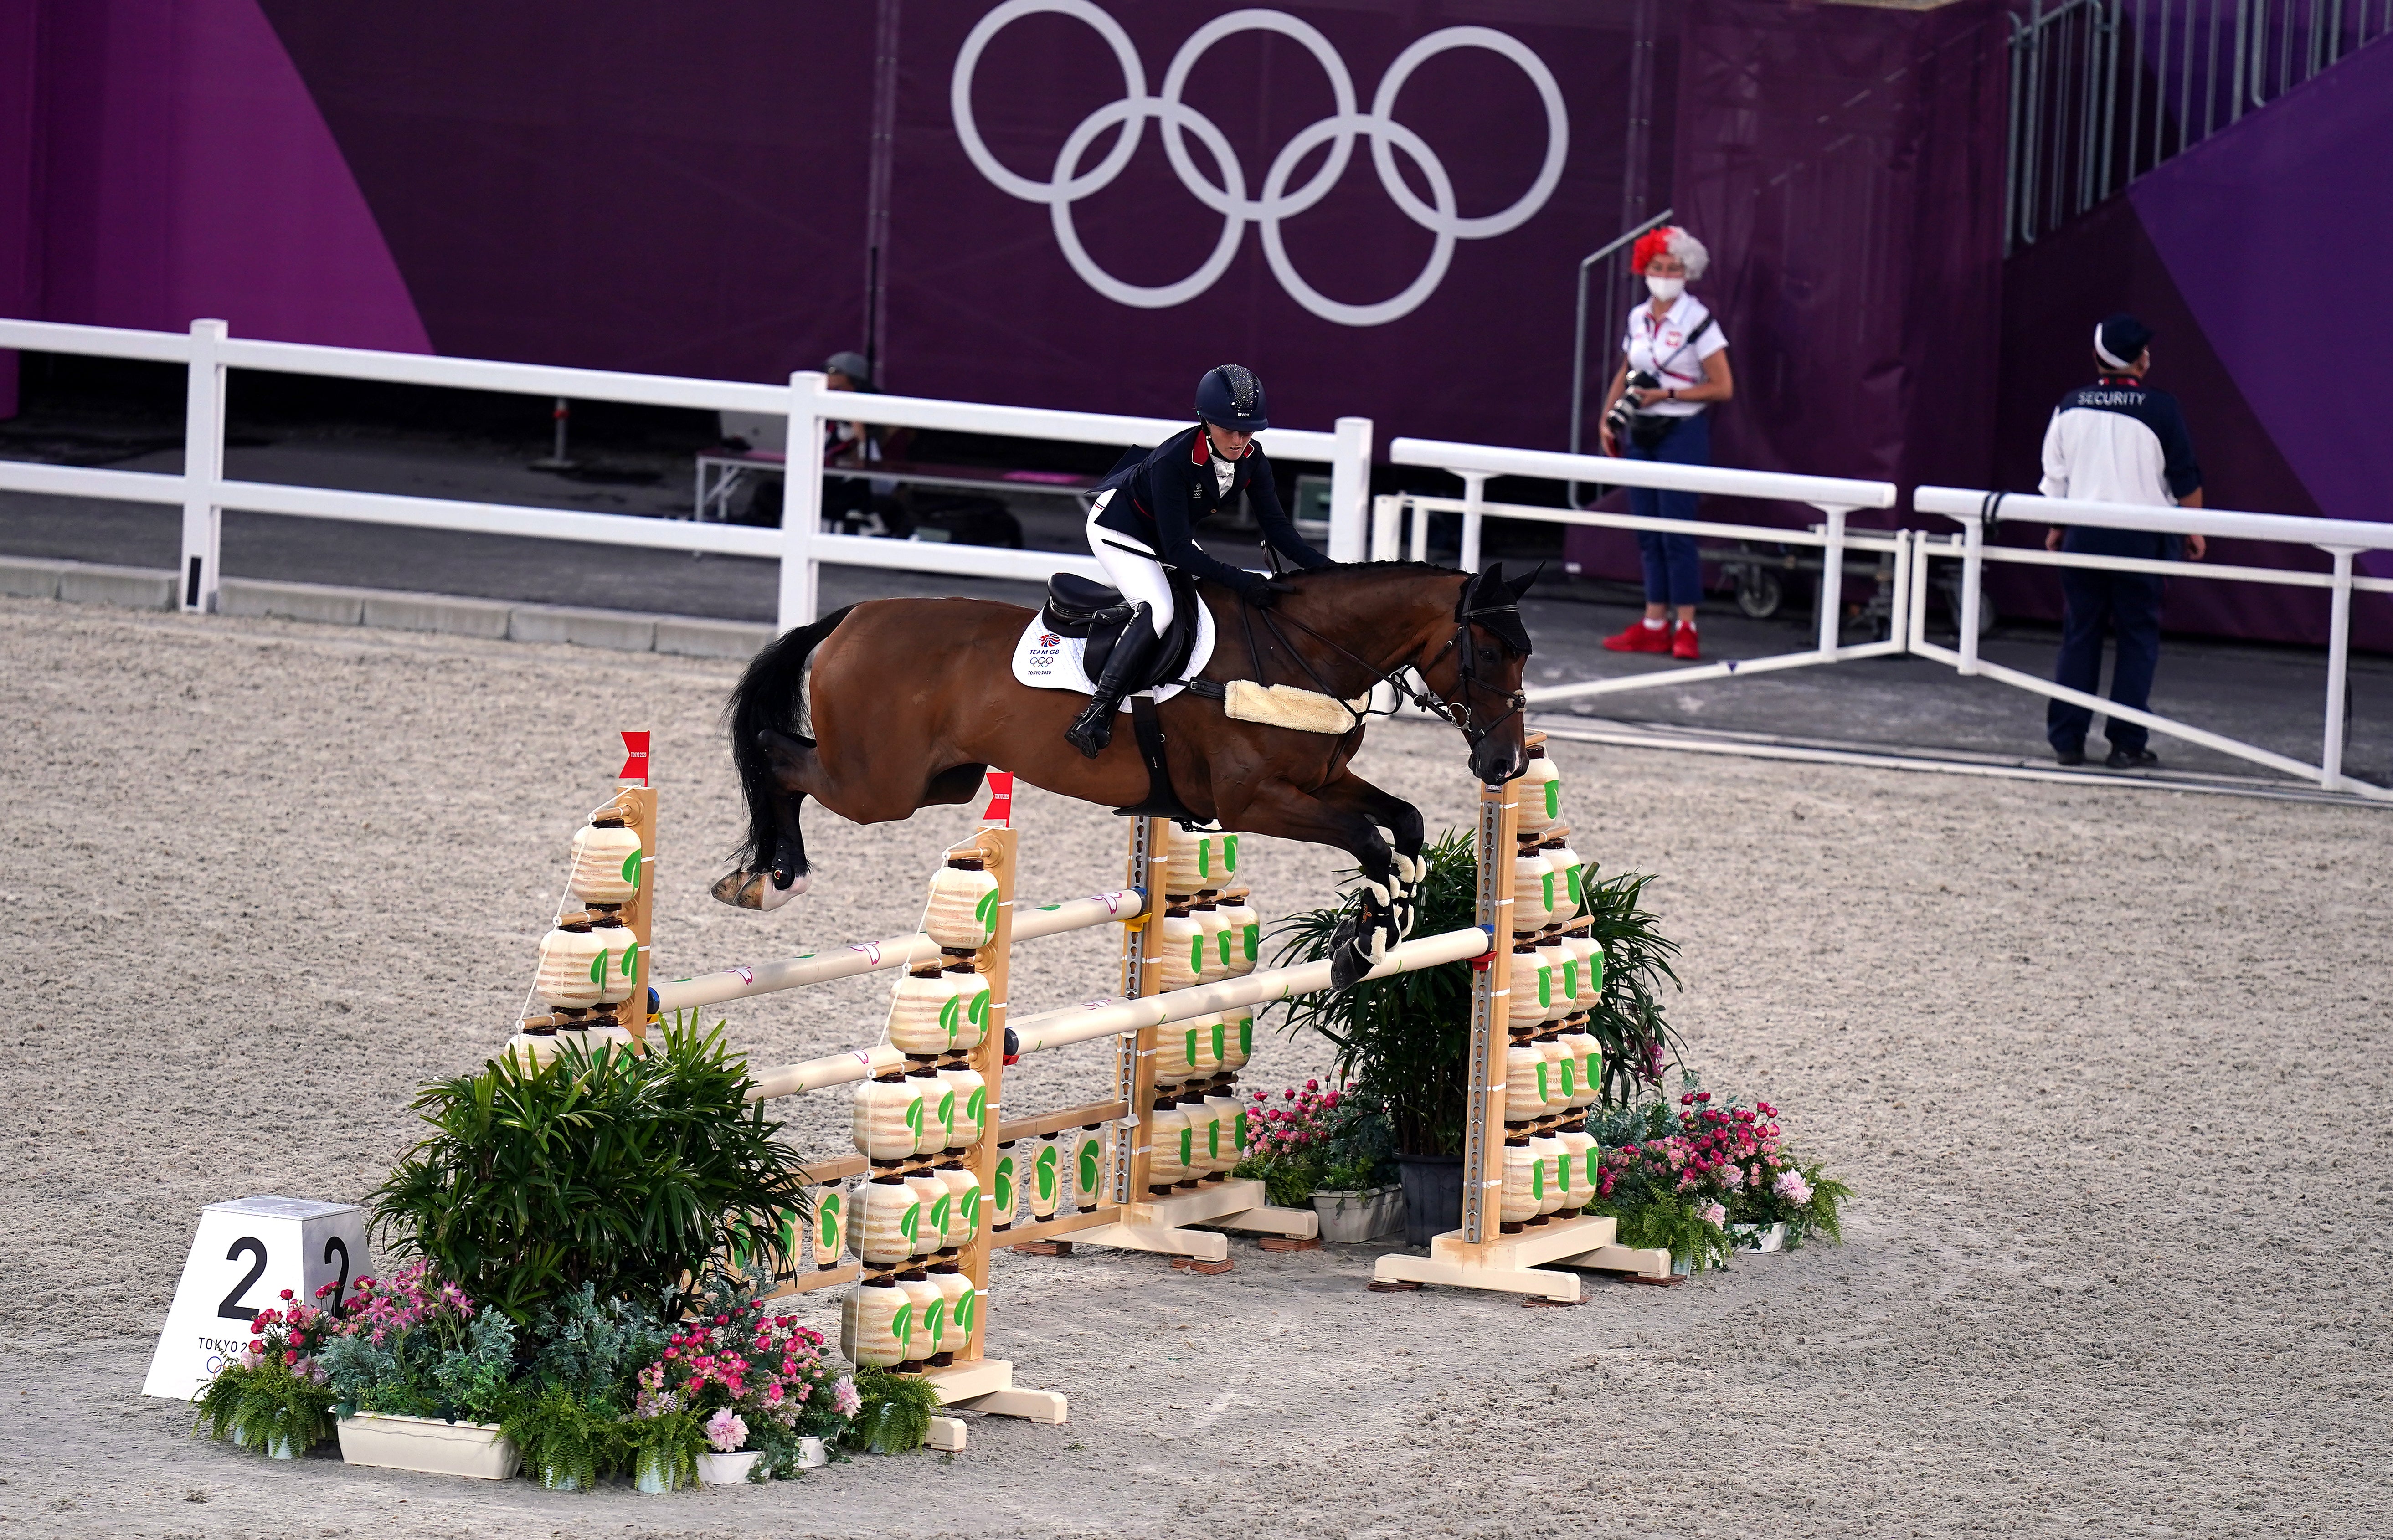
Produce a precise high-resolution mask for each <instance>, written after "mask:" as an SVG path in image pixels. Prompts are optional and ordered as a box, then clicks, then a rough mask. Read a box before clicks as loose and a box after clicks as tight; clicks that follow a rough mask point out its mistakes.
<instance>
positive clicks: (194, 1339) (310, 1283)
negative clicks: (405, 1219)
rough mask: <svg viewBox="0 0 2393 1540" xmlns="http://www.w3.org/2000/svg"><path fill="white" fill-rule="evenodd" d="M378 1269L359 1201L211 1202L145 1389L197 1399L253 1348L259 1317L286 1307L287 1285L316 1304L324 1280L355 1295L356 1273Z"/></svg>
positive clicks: (296, 1295) (193, 1242) (147, 1392)
mask: <svg viewBox="0 0 2393 1540" xmlns="http://www.w3.org/2000/svg"><path fill="white" fill-rule="evenodd" d="M370 1272H372V1268H371V1266H370V1265H369V1264H368V1262H367V1259H366V1214H365V1210H364V1209H362V1208H360V1207H358V1206H357V1205H356V1204H354V1203H317V1202H315V1201H313V1200H311V1199H308V1198H278V1197H251V1198H235V1199H233V1200H232V1201H230V1202H229V1203H212V1204H209V1205H208V1206H207V1207H205V1208H203V1209H201V1210H200V1229H199V1233H198V1234H197V1235H195V1236H194V1237H193V1238H192V1240H191V1255H190V1259H188V1260H186V1261H185V1262H184V1263H183V1278H182V1282H180V1283H179V1284H177V1285H176V1286H175V1303H174V1305H173V1306H172V1307H171V1308H170V1309H169V1310H168V1311H167V1312H166V1329H165V1330H164V1331H163V1332H161V1333H160V1334H159V1336H158V1351H157V1352H156V1353H155V1354H154V1355H153V1356H152V1357H151V1358H150V1377H149V1378H148V1379H146V1380H144V1381H142V1384H141V1393H142V1394H143V1395H150V1396H165V1397H168V1398H170V1399H172V1400H176V1401H189V1400H190V1399H192V1398H193V1397H194V1396H197V1395H198V1394H199V1393H200V1390H201V1388H202V1387H203V1386H204V1385H206V1384H207V1382H208V1381H209V1380H210V1379H212V1378H214V1377H215V1376H216V1371H217V1370H218V1369H220V1368H222V1367H224V1365H225V1364H227V1363H229V1361H230V1360H231V1359H232V1358H233V1357H234V1356H235V1355H237V1354H238V1353H240V1351H242V1349H243V1348H246V1347H247V1346H249V1325H250V1323H251V1322H252V1321H253V1320H255V1318H256V1315H257V1312H259V1311H262V1310H268V1309H271V1308H274V1307H276V1306H279V1305H281V1303H282V1302H283V1301H282V1298H281V1296H282V1291H283V1290H284V1289H286V1288H287V1289H289V1290H290V1291H291V1292H292V1294H293V1296H294V1299H295V1300H296V1302H298V1303H300V1304H307V1305H314V1304H318V1303H323V1304H330V1303H331V1302H332V1301H331V1300H330V1299H325V1300H323V1301H319V1300H318V1299H317V1298H316V1289H317V1286H319V1285H321V1284H333V1285H335V1286H338V1287H339V1288H340V1289H341V1290H342V1291H343V1292H344V1293H346V1292H347V1289H348V1286H349V1281H350V1280H351V1279H353V1278H356V1277H358V1276H359V1275H360V1274H361V1273H370Z"/></svg>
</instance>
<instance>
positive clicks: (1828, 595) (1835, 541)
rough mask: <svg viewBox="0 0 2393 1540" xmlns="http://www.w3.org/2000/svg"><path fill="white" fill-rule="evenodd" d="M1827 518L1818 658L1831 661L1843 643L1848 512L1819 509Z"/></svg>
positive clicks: (1829, 508)
mask: <svg viewBox="0 0 2393 1540" xmlns="http://www.w3.org/2000/svg"><path fill="white" fill-rule="evenodd" d="M1820 511H1821V512H1822V513H1824V514H1825V515H1827V516H1828V528H1827V531H1826V533H1827V536H1828V543H1827V544H1826V545H1824V546H1823V547H1822V548H1821V550H1820V656H1821V657H1823V658H1833V657H1835V656H1836V653H1837V643H1838V642H1841V641H1842V640H1844V620H1845V616H1844V610H1845V515H1846V514H1848V513H1849V512H1850V511H1851V510H1850V509H1847V508H1839V507H1833V506H1827V507H1822V508H1821V509H1820Z"/></svg>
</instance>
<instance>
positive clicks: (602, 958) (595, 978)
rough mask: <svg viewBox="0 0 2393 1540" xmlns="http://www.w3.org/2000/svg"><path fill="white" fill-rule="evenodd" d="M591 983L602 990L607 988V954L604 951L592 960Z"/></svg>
mask: <svg viewBox="0 0 2393 1540" xmlns="http://www.w3.org/2000/svg"><path fill="white" fill-rule="evenodd" d="M590 982H591V983H593V984H595V985H598V987H600V988H601V989H604V988H605V987H606V986H607V954H606V953H605V952H604V951H601V952H600V953H599V954H598V955H597V956H596V957H595V958H592V959H590Z"/></svg>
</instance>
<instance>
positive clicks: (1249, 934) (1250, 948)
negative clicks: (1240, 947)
mask: <svg viewBox="0 0 2393 1540" xmlns="http://www.w3.org/2000/svg"><path fill="white" fill-rule="evenodd" d="M1240 929H1241V930H1243V931H1244V932H1245V933H1246V938H1247V960H1248V961H1249V962H1252V961H1254V960H1255V959H1256V957H1257V956H1258V955H1259V954H1260V953H1261V952H1262V945H1263V928H1262V924H1261V923H1260V922H1258V923H1256V924H1252V925H1246V926H1241V927H1240Z"/></svg>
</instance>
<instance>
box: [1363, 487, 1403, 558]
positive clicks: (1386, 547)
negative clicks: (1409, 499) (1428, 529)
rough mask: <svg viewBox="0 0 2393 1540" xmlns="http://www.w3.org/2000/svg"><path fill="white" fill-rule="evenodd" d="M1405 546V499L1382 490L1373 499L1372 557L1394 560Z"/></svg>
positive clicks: (1401, 553)
mask: <svg viewBox="0 0 2393 1540" xmlns="http://www.w3.org/2000/svg"><path fill="white" fill-rule="evenodd" d="M1404 548H1405V504H1404V500H1403V499H1402V498H1399V497H1398V496H1396V495H1395V494H1394V493H1393V492H1382V493H1380V495H1379V496H1378V497H1375V498H1373V499H1372V500H1371V559H1372V560H1373V561H1394V560H1395V559H1396V558H1397V557H1398V556H1399V555H1403V553H1404Z"/></svg>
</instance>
